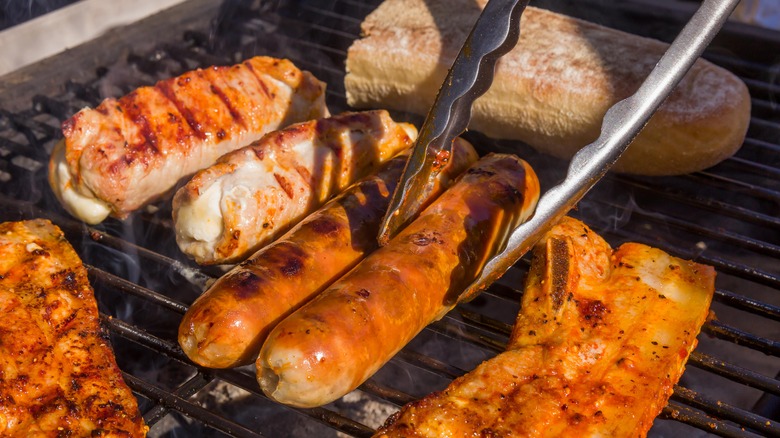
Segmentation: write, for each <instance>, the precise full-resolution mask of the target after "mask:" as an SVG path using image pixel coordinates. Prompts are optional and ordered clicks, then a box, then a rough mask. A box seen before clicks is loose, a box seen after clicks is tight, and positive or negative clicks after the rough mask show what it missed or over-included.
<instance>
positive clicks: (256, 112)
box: [49, 56, 328, 224]
mask: <svg viewBox="0 0 780 438" xmlns="http://www.w3.org/2000/svg"><path fill="white" fill-rule="evenodd" d="M327 115H328V109H327V107H326V106H325V84H324V83H322V82H320V81H319V80H317V78H315V77H314V76H313V75H312V74H311V73H309V72H305V71H301V70H299V69H298V68H297V67H295V66H294V65H293V64H292V62H290V61H287V60H284V59H275V58H269V57H263V56H258V57H255V58H251V59H248V60H246V61H244V62H242V63H240V64H237V65H233V66H228V67H210V68H207V69H202V70H201V69H198V70H193V71H190V72H187V73H184V74H183V75H181V76H178V77H175V78H171V79H167V80H164V81H160V82H158V83H157V84H156V85H154V86H149V87H141V88H138V89H136V90H135V91H133V92H131V93H129V94H127V95H126V96H124V97H122V98H120V99H118V100H117V99H113V98H109V99H106V100H104V101H103V102H102V103H101V104H100V105H98V106H97V107H96V108H94V109H92V108H85V109H82V110H81V111H79V112H78V113H76V114H75V115H74V116H73V117H71V118H70V119H68V120H66V121H65V122H63V124H62V133H63V135H64V139H63V140H62V141H61V142H59V143H58V144H57V145H56V146H55V148H54V150H53V152H52V156H51V159H50V161H49V184H50V185H51V188H52V190H53V191H54V194H55V195H56V196H57V198H58V199H59V201H60V202H61V203H62V205H63V206H64V207H65V209H66V210H67V211H68V212H69V213H70V214H72V215H73V216H75V217H77V218H79V219H81V220H83V221H85V222H88V223H90V224H96V223H99V222H101V221H103V220H104V219H105V218H106V217H107V216H108V215H113V216H115V217H117V218H120V219H124V218H126V217H127V216H128V215H129V214H130V213H131V212H132V211H134V210H136V209H138V208H139V207H141V206H143V205H145V204H147V203H149V202H151V201H153V200H155V199H157V198H159V197H161V196H163V195H164V194H166V193H167V192H168V191H169V190H171V189H172V188H173V187H174V186H175V184H176V183H177V182H178V181H179V180H180V179H181V178H183V177H185V176H190V175H192V174H193V173H195V172H196V171H197V170H199V169H202V168H204V167H207V166H209V165H211V164H213V163H214V162H215V161H216V160H217V158H219V157H220V156H221V155H223V154H225V153H226V152H229V151H232V150H235V149H238V148H239V147H242V146H246V145H247V144H249V143H251V142H253V141H255V140H257V139H259V138H260V137H262V136H263V135H264V134H266V133H267V132H269V131H272V130H274V129H277V128H279V127H281V126H286V125H288V124H290V123H295V122H300V121H303V120H310V119H312V118H320V117H325V116H327Z"/></svg>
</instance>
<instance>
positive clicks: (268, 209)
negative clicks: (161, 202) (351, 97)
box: [173, 111, 417, 264]
mask: <svg viewBox="0 0 780 438" xmlns="http://www.w3.org/2000/svg"><path fill="white" fill-rule="evenodd" d="M416 136H417V130H416V129H415V128H414V126H412V125H410V124H407V123H395V122H394V121H393V119H391V118H390V115H389V114H388V113H387V112H386V111H369V112H362V113H345V114H341V115H338V116H334V117H331V118H327V119H321V120H316V121H314V120H313V121H309V122H303V123H299V124H296V125H292V126H290V127H288V128H286V129H283V130H280V131H275V132H272V133H270V134H268V135H266V136H265V137H263V138H262V139H261V140H260V141H259V142H257V143H255V144H252V145H250V146H247V147H245V148H241V149H239V150H237V151H234V152H232V153H230V154H227V155H225V156H224V157H222V158H220V159H219V161H218V162H217V163H216V164H215V165H213V166H211V167H209V168H208V169H204V170H203V171H201V172H198V173H197V174H196V175H195V176H194V177H193V178H192V180H190V182H189V183H187V184H186V185H185V186H184V187H182V188H181V189H179V191H177V192H176V195H175V196H174V197H173V222H174V226H175V228H176V242H177V243H178V244H179V248H180V249H181V250H182V251H183V252H184V253H186V254H188V255H190V256H192V257H193V258H194V259H195V261H196V262H198V263H200V264H222V263H234V262H238V261H241V260H243V259H245V258H246V257H247V256H249V255H250V254H252V252H254V251H256V250H257V249H259V248H260V247H261V246H262V245H264V244H267V243H269V242H270V241H271V240H273V239H274V238H276V237H279V235H281V234H282V233H283V232H285V231H287V230H288V229H289V227H290V226H292V225H294V224H295V223H296V222H298V221H300V220H301V219H302V218H303V217H305V216H306V215H307V214H308V213H310V212H312V211H313V210H314V209H316V208H317V207H320V206H321V205H322V204H323V203H325V201H327V200H328V198H330V197H331V196H332V195H333V194H335V193H338V192H340V191H342V190H344V189H345V188H347V187H348V186H349V185H350V184H351V183H353V182H354V181H355V180H357V179H358V178H360V177H362V176H365V175H366V174H368V173H369V172H370V171H371V170H372V169H375V168H376V167H377V166H378V165H379V164H380V163H383V162H385V161H387V160H389V159H390V158H392V157H393V156H394V155H396V154H397V153H398V152H400V151H402V150H404V149H406V148H408V147H409V146H410V145H411V144H412V142H413V141H414V139H415V137H416Z"/></svg>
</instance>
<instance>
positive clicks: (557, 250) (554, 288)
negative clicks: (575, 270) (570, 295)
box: [548, 238, 570, 310]
mask: <svg viewBox="0 0 780 438" xmlns="http://www.w3.org/2000/svg"><path fill="white" fill-rule="evenodd" d="M549 251H550V254H549V255H548V262H549V263H550V266H549V269H550V272H549V275H550V280H551V282H552V283H551V285H550V286H551V294H552V301H553V309H555V310H558V309H560V308H561V306H563V300H564V297H565V296H566V286H567V283H568V280H569V269H570V266H569V256H570V253H569V245H568V243H567V242H566V241H565V240H562V239H558V238H552V239H550V247H549Z"/></svg>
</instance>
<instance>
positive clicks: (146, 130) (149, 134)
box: [120, 92, 160, 155]
mask: <svg viewBox="0 0 780 438" xmlns="http://www.w3.org/2000/svg"><path fill="white" fill-rule="evenodd" d="M120 105H121V106H122V110H123V112H124V113H125V114H126V115H127V117H128V119H130V121H132V122H133V123H134V124H135V125H136V126H138V130H139V132H140V133H141V136H142V137H143V138H144V140H145V141H144V142H143V144H135V145H132V147H133V149H134V150H135V151H137V152H141V151H143V150H149V151H151V152H152V153H153V154H155V155H157V154H159V153H160V149H159V148H158V146H157V135H156V134H155V133H154V132H153V131H152V128H151V126H149V119H148V118H147V115H146V114H144V113H143V110H142V106H141V105H140V104H139V103H138V94H137V93H136V92H132V93H130V94H128V95H127V96H125V97H124V98H122V100H120Z"/></svg>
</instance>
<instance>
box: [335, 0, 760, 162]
mask: <svg viewBox="0 0 780 438" xmlns="http://www.w3.org/2000/svg"><path fill="white" fill-rule="evenodd" d="M485 3H486V0H476V1H475V0H386V1H385V2H384V3H382V4H381V5H380V6H379V8H378V9H376V10H375V11H374V12H372V13H371V14H370V15H369V16H368V17H367V18H366V20H365V21H364V22H363V24H362V32H363V35H364V36H363V38H362V39H359V40H357V41H355V42H354V44H353V45H352V46H351V47H350V48H349V53H348V57H347V75H346V79H345V85H346V90H347V101H348V103H349V104H350V105H351V106H353V107H356V108H372V107H381V108H390V109H395V110H401V111H407V112H411V113H417V114H421V115H424V114H427V112H428V109H429V108H430V106H431V105H432V104H433V101H434V99H435V96H436V93H437V92H438V89H439V86H440V85H441V83H442V81H443V80H444V77H445V76H446V74H447V70H448V68H449V67H450V66H451V65H452V62H453V61H454V60H455V57H456V56H457V53H458V51H459V50H460V47H461V45H462V44H463V42H464V41H465V39H466V37H467V36H468V33H469V32H470V30H471V28H472V27H473V23H474V22H475V21H476V18H477V17H478V15H479V13H480V10H481V7H482V6H483V5H484V4H485ZM520 29H521V36H520V42H519V43H518V45H517V47H515V48H514V49H513V50H512V51H510V52H509V53H508V54H507V55H505V56H504V57H502V58H501V59H500V60H499V62H498V65H497V66H496V72H495V78H494V81H493V85H492V87H491V88H490V90H489V91H488V92H487V93H485V94H484V95H483V96H482V97H480V98H479V99H478V100H477V101H476V102H475V104H474V107H473V115H472V119H471V123H470V125H469V127H470V128H471V129H474V130H478V131H481V132H482V133H484V134H486V135H488V136H490V137H494V138H502V139H513V140H520V141H523V142H525V143H527V144H529V145H531V146H533V147H534V148H535V149H537V150H539V151H541V152H545V153H548V154H551V155H553V156H556V157H559V158H563V159H568V158H571V157H572V155H573V154H574V153H575V152H576V151H577V150H579V149H580V148H582V147H583V146H585V145H587V144H588V143H590V142H592V141H593V140H595V139H596V138H597V137H598V134H599V131H600V129H601V121H602V119H603V117H604V114H605V113H606V111H607V109H609V108H610V107H611V106H612V105H613V104H614V103H616V102H618V101H619V100H621V99H624V98H626V97H628V96H630V95H631V94H633V93H634V92H635V91H636V90H637V89H638V88H639V86H640V85H641V83H642V82H643V81H644V79H645V78H646V77H647V75H648V74H649V73H650V70H652V68H653V66H655V64H656V62H657V61H658V60H659V59H660V57H661V56H662V55H663V53H664V52H665V51H666V49H667V47H668V45H667V44H666V43H663V42H660V41H657V40H653V39H649V38H644V37H640V36H636V35H632V34H628V33H625V32H621V31H617V30H614V29H609V28H606V27H603V26H599V25H596V24H593V23H589V22H586V21H583V20H579V19H576V18H572V17H568V16H565V15H561V14H557V13H554V12H550V11H546V10H543V9H538V8H533V7H528V8H526V11H525V13H524V14H523V17H522V21H521V25H520ZM749 120H750V96H749V94H748V91H747V87H746V86H745V84H744V83H743V82H742V81H741V80H740V79H739V78H737V77H736V76H735V75H733V74H732V73H730V72H729V71H727V70H725V69H723V68H720V67H718V66H716V65H714V64H712V63H710V62H708V61H705V60H703V59H699V60H697V61H696V63H695V64H694V66H693V67H692V68H691V70H690V71H689V72H688V74H687V75H686V76H685V78H684V79H683V80H682V82H681V83H680V85H678V87H677V88H676V89H675V91H674V92H673V93H672V94H671V95H670V96H669V98H668V99H667V100H666V102H665V103H664V104H663V105H662V106H661V108H660V109H659V110H658V111H657V112H656V114H655V115H654V116H653V117H652V119H651V120H650V122H649V123H648V125H647V126H646V127H645V129H644V130H643V131H642V132H641V133H640V134H639V136H638V137H637V138H636V139H635V140H634V142H633V143H632V144H631V146H630V147H629V149H628V150H627V151H626V153H625V154H624V155H623V157H621V159H620V160H619V161H618V162H617V163H616V165H615V166H614V167H613V169H614V170H616V171H618V172H625V173H633V174H642V175H675V174H684V173H690V172H694V171H697V170H701V169H704V168H707V167H710V166H713V165H714V164H716V163H718V162H720V161H722V160H724V159H726V158H728V157H730V156H731V155H733V154H734V153H735V152H736V151H737V149H739V147H740V146H741V144H742V141H743V140H744V137H745V132H746V131H747V127H748V123H749Z"/></svg>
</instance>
